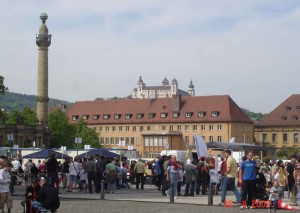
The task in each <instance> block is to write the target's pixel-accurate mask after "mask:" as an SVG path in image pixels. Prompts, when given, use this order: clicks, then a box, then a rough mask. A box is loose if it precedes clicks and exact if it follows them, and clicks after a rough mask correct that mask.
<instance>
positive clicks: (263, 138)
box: [262, 133, 268, 143]
mask: <svg viewBox="0 0 300 213" xmlns="http://www.w3.org/2000/svg"><path fill="white" fill-rule="evenodd" d="M262 142H263V143H268V135H267V134H266V133H263V134H262Z"/></svg>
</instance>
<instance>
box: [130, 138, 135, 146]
mask: <svg viewBox="0 0 300 213" xmlns="http://www.w3.org/2000/svg"><path fill="white" fill-rule="evenodd" d="M130 145H134V137H130Z"/></svg>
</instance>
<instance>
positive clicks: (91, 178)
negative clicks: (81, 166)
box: [87, 172, 97, 193]
mask: <svg viewBox="0 0 300 213" xmlns="http://www.w3.org/2000/svg"><path fill="white" fill-rule="evenodd" d="M87 178H88V186H89V193H93V185H92V182H93V183H94V186H95V191H97V188H96V175H95V172H88V173H87Z"/></svg>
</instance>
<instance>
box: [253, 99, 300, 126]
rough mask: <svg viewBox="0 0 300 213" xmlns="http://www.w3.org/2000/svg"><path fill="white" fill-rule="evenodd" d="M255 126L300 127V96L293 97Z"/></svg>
mask: <svg viewBox="0 0 300 213" xmlns="http://www.w3.org/2000/svg"><path fill="white" fill-rule="evenodd" d="M255 126H258V127H259V126H283V127H284V126H300V94H296V95H291V96H290V97H289V98H288V99H286V100H285V101H284V102H282V103H281V104H280V105H279V106H278V107H277V108H275V109H274V110H273V111H272V112H271V113H269V114H268V115H266V116H265V117H264V118H263V119H262V120H261V121H259V122H257V123H256V124H255Z"/></svg>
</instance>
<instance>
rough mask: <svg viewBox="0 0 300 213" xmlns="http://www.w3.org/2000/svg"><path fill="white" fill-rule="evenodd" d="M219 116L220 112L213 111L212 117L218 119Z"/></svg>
mask: <svg viewBox="0 0 300 213" xmlns="http://www.w3.org/2000/svg"><path fill="white" fill-rule="evenodd" d="M219 114H220V112H219V111H213V112H211V117H218V116H219Z"/></svg>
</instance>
